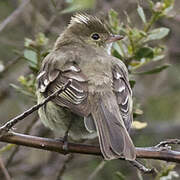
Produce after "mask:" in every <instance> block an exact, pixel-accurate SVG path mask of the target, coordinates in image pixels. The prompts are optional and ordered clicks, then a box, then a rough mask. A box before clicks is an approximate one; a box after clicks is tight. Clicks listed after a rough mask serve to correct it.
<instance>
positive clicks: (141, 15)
mask: <svg viewBox="0 0 180 180" xmlns="http://www.w3.org/2000/svg"><path fill="white" fill-rule="evenodd" d="M137 12H138V14H139V16H140V18H141V20H142V21H143V23H144V24H145V23H146V15H145V14H144V10H143V8H142V7H141V6H140V5H138V8H137Z"/></svg>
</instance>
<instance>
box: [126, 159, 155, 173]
mask: <svg viewBox="0 0 180 180" xmlns="http://www.w3.org/2000/svg"><path fill="white" fill-rule="evenodd" d="M129 163H130V164H132V165H133V166H134V167H136V168H138V169H139V170H140V171H141V172H143V173H144V174H149V173H152V174H156V170H155V169H154V168H152V169H149V168H146V167H145V166H144V165H143V164H141V163H140V162H138V161H136V160H135V161H129Z"/></svg>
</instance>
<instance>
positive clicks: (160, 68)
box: [133, 64, 170, 75]
mask: <svg viewBox="0 0 180 180" xmlns="http://www.w3.org/2000/svg"><path fill="white" fill-rule="evenodd" d="M169 66H170V64H164V65H162V66H159V67H156V68H154V69H151V70H149V71H145V72H133V74H137V75H148V74H156V73H159V72H161V71H163V70H164V69H167V68H168V67H169Z"/></svg>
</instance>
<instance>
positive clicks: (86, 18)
mask: <svg viewBox="0 0 180 180" xmlns="http://www.w3.org/2000/svg"><path fill="white" fill-rule="evenodd" d="M95 33H96V34H95ZM93 34H95V35H93ZM92 35H93V36H92ZM93 38H94V39H93ZM118 38H119V37H115V36H112V35H111V34H110V33H109V32H108V30H107V29H106V27H105V25H104V24H103V23H102V22H101V21H100V20H99V19H98V18H96V17H93V16H90V15H84V14H77V15H76V16H74V17H72V19H71V22H70V24H69V25H68V28H67V29H66V30H65V31H64V32H63V33H62V35H60V37H59V38H58V39H57V41H56V43H55V46H54V48H53V50H52V52H51V53H50V54H49V55H47V56H46V57H45V59H44V60H43V63H42V67H41V70H40V72H39V76H38V77H37V81H38V89H37V95H38V101H39V102H41V101H42V100H43V98H45V97H47V96H49V95H50V94H52V93H53V92H55V91H56V90H57V89H58V88H61V87H62V86H63V85H64V83H66V82H67V81H68V80H69V79H71V80H72V83H71V85H70V86H69V87H68V88H67V89H66V90H65V91H64V92H63V93H61V94H59V95H58V96H57V97H56V98H55V99H53V100H52V102H49V103H47V104H46V105H45V106H44V107H42V108H41V109H40V110H39V115H40V118H41V120H42V122H43V123H44V124H45V125H46V126H48V127H50V128H51V129H52V130H54V131H56V132H58V133H59V134H60V135H61V136H63V135H64V133H65V131H66V129H67V127H68V124H69V123H70V120H71V118H72V120H73V121H72V126H71V129H70V132H69V135H70V136H71V137H72V138H73V139H75V140H78V139H86V138H93V137H95V136H96V132H97V135H98V138H99V143H100V148H101V151H102V154H103V156H104V158H105V159H107V160H110V159H115V158H118V157H121V156H122V155H124V157H125V158H126V159H128V160H133V159H135V149H134V145H133V143H132V141H131V138H130V137H129V134H128V130H129V129H130V126H131V122H132V92H131V88H130V85H129V81H128V72H127V69H126V67H125V65H124V64H123V62H121V61H120V60H118V59H116V58H114V57H112V56H110V55H108V54H107V52H106V51H105V48H104V47H105V46H106V43H107V42H108V41H109V42H112V41H114V40H117V39H118ZM95 39H96V40H95ZM119 39H120V38H119Z"/></svg>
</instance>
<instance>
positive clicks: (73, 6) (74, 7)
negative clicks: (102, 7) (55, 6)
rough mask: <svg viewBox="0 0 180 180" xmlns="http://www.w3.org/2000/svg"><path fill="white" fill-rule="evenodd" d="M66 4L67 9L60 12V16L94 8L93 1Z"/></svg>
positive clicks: (74, 1)
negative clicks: (67, 5)
mask: <svg viewBox="0 0 180 180" xmlns="http://www.w3.org/2000/svg"><path fill="white" fill-rule="evenodd" d="M67 3H68V4H69V7H67V8H66V9H64V10H63V11H61V13H62V14H65V13H72V12H75V11H80V10H86V9H92V8H94V6H95V0H83V1H82V0H72V1H68V2H67Z"/></svg>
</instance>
